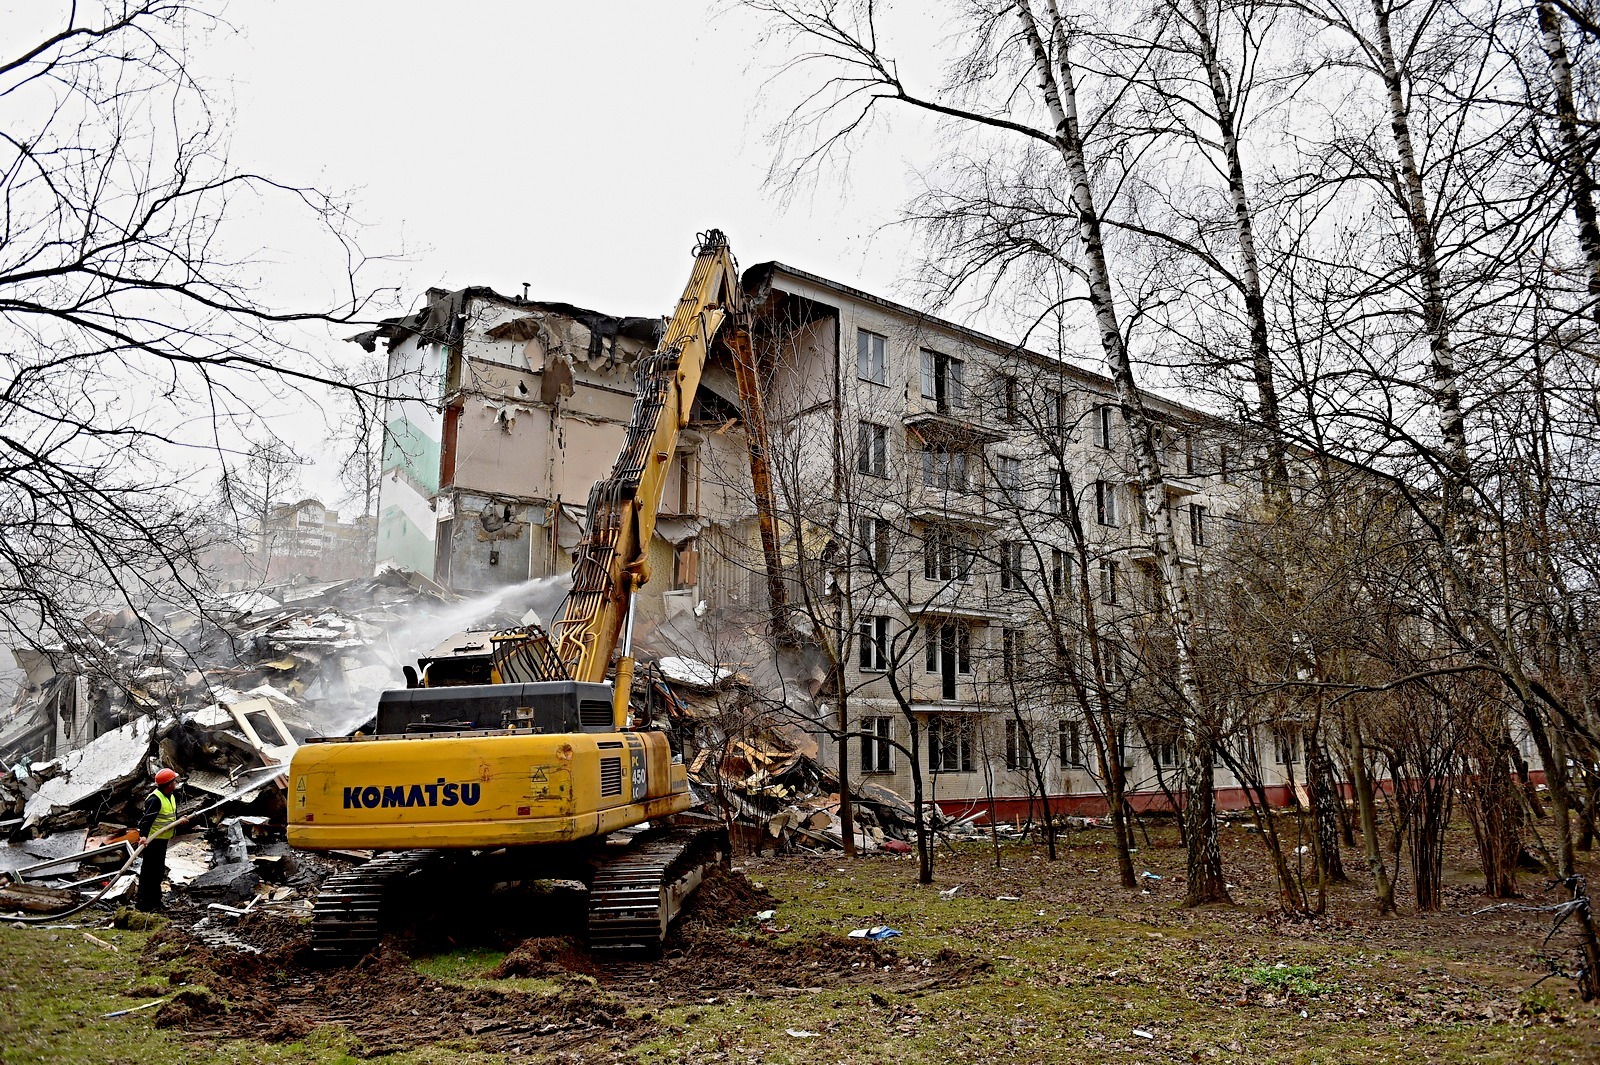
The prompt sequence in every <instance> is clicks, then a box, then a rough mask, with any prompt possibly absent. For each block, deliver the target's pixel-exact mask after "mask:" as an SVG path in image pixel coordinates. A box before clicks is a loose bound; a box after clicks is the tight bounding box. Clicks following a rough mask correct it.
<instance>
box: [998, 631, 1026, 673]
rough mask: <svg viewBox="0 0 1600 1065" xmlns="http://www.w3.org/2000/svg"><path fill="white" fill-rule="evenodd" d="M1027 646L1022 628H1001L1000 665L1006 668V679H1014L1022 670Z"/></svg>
mask: <svg viewBox="0 0 1600 1065" xmlns="http://www.w3.org/2000/svg"><path fill="white" fill-rule="evenodd" d="M1025 647H1026V644H1024V643H1023V640H1022V630H1021V629H1001V630H1000V665H1001V668H1002V669H1004V670H1005V675H1006V679H1008V680H1010V679H1013V678H1015V677H1016V676H1017V675H1018V674H1019V673H1021V672H1022V655H1023V649H1024V648H1025Z"/></svg>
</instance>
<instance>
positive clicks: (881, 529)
mask: <svg viewBox="0 0 1600 1065" xmlns="http://www.w3.org/2000/svg"><path fill="white" fill-rule="evenodd" d="M856 549H857V553H858V557H859V558H860V560H861V564H862V565H863V566H866V567H867V568H868V569H873V570H876V571H878V572H879V573H883V572H886V571H887V570H888V569H889V523H888V522H887V521H884V520H883V519H882V518H877V517H861V518H857V519H856Z"/></svg>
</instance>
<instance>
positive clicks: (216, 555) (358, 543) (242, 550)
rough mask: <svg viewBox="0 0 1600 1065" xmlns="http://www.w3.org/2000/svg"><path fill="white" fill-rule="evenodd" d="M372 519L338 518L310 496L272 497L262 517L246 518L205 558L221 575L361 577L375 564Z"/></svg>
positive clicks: (273, 580) (248, 577) (273, 578)
mask: <svg viewBox="0 0 1600 1065" xmlns="http://www.w3.org/2000/svg"><path fill="white" fill-rule="evenodd" d="M377 525H378V523H377V519H376V518H373V517H371V516H362V517H358V518H353V519H351V520H350V521H343V520H341V518H340V515H339V512H338V511H337V510H330V509H329V508H328V507H325V506H323V504H322V502H321V501H320V500H318V499H314V498H309V497H308V498H306V499H300V500H296V501H294V502H291V503H276V504H273V506H272V507H271V508H270V509H269V510H268V511H267V515H266V518H265V520H264V521H261V520H258V521H256V522H253V523H248V524H246V526H245V527H244V528H243V529H242V530H241V531H240V533H239V536H238V539H237V541H236V542H235V543H231V544H223V545H219V546H217V547H214V548H213V549H212V550H211V551H209V552H208V553H207V555H206V559H205V561H206V564H207V568H208V569H209V570H210V571H211V572H212V573H213V574H214V575H216V576H217V577H219V578H221V579H223V580H247V581H260V582H264V583H276V582H279V581H283V580H287V579H289V578H292V577H306V578H309V579H312V580H322V581H335V580H345V579H347V578H350V577H365V576H367V575H369V574H371V573H372V571H373V567H374V559H373V550H374V543H375V540H376V532H377Z"/></svg>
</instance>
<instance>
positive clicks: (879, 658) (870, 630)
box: [856, 614, 889, 673]
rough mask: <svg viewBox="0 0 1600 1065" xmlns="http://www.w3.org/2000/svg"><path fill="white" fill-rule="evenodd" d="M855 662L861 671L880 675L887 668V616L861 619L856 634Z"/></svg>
mask: <svg viewBox="0 0 1600 1065" xmlns="http://www.w3.org/2000/svg"><path fill="white" fill-rule="evenodd" d="M856 635H857V637H858V646H857V648H856V652H857V661H858V662H859V664H860V666H861V668H862V669H865V670H871V671H872V672H874V673H882V672H883V671H884V670H886V669H888V668H889V617H888V615H887V614H867V615H865V616H864V617H862V619H861V625H860V627H859V629H858V631H857V633H856Z"/></svg>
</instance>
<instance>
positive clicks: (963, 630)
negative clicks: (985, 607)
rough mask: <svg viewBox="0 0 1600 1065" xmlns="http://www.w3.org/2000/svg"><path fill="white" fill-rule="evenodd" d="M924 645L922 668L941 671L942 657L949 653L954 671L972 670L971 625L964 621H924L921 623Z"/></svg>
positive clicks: (965, 671)
mask: <svg viewBox="0 0 1600 1065" xmlns="http://www.w3.org/2000/svg"><path fill="white" fill-rule="evenodd" d="M922 639H923V647H924V657H923V663H922V665H923V668H924V669H925V670H926V671H927V672H929V673H938V672H941V667H942V665H943V663H942V661H941V660H942V659H943V658H944V656H945V655H949V656H950V657H951V658H952V659H953V660H954V662H955V667H956V672H957V673H963V674H970V673H971V672H972V626H971V625H968V624H967V623H966V622H964V621H944V622H939V623H934V622H924V623H923V625H922Z"/></svg>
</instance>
